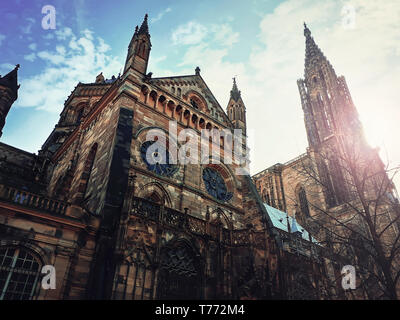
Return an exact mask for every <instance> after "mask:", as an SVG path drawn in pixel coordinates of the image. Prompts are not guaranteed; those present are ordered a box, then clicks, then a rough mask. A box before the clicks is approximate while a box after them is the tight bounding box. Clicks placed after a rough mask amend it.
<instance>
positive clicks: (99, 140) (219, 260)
mask: <svg viewBox="0 0 400 320" xmlns="http://www.w3.org/2000/svg"><path fill="white" fill-rule="evenodd" d="M305 35H306V79H304V80H299V82H298V84H299V90H300V95H301V99H302V105H303V110H304V113H305V122H306V128H307V135H308V139H309V143H310V148H309V151H308V153H307V154H305V155H302V156H300V157H299V158H297V159H295V160H293V161H291V162H289V163H287V164H285V165H281V164H278V165H276V166H274V167H271V168H269V169H267V170H265V171H263V172H261V173H259V174H257V175H255V176H254V177H253V178H251V177H249V175H246V174H240V175H239V174H236V172H238V169H240V168H241V167H242V163H241V162H240V161H235V160H234V161H232V162H230V163H223V162H217V163H215V162H214V161H211V160H212V159H211V158H212V156H211V157H210V158H209V159H206V160H210V159H211V160H210V161H204V159H202V161H201V163H191V162H190V161H189V162H188V163H182V162H178V161H176V158H177V153H176V152H174V151H173V150H176V149H179V152H181V150H182V146H183V145H185V142H187V141H188V140H190V139H192V137H186V136H185V139H183V140H182V139H176V138H175V137H174V136H171V135H170V134H169V133H170V131H171V123H174V124H176V128H175V129H176V132H177V136H178V137H179V136H180V133H181V132H183V130H185V129H191V132H194V133H195V136H196V138H195V139H199V137H200V135H201V132H203V131H209V132H220V131H222V130H227V131H228V132H233V131H234V130H235V129H237V130H238V129H240V130H241V132H242V140H241V141H242V147H243V149H244V150H246V143H245V141H246V139H245V137H246V108H245V105H244V102H243V100H242V97H241V94H240V91H239V90H238V87H237V85H236V82H235V81H234V84H233V87H232V90H231V92H230V100H229V103H228V106H227V108H226V112H225V111H224V109H223V108H222V107H221V106H220V105H219V103H218V101H217V100H216V99H215V97H214V95H213V94H212V92H211V90H210V89H209V88H208V86H207V84H206V83H205V81H204V80H203V78H202V77H201V74H200V69H199V68H198V67H197V68H196V70H195V73H194V74H193V75H183V76H171V77H162V78H156V77H153V75H152V73H148V72H147V65H148V61H149V57H150V52H151V41H150V33H149V29H148V23H147V15H146V16H145V19H144V21H143V23H142V24H141V26H140V28H139V27H136V30H135V32H134V34H133V36H132V39H131V41H130V43H129V46H128V53H127V58H126V63H125V67H124V71H123V73H122V74H120V75H119V76H118V77H114V76H113V77H112V78H111V79H105V78H104V76H103V75H102V74H99V75H98V76H97V77H96V80H95V82H93V83H79V84H78V85H77V86H76V87H75V89H74V90H73V91H72V93H71V94H70V96H69V97H68V98H67V100H66V102H65V105H64V109H63V110H62V112H61V114H60V119H59V122H58V123H57V125H56V126H55V128H54V130H53V131H52V132H51V134H50V135H49V137H48V138H47V140H46V141H45V142H44V144H43V146H42V149H41V150H40V151H39V153H38V154H37V155H36V154H31V153H28V152H25V151H23V150H20V149H17V148H14V147H12V146H9V145H6V144H3V143H0V172H1V176H0V300H1V299H135V300H143V299H337V298H345V297H346V295H345V293H344V291H343V290H342V287H341V284H340V283H341V276H340V268H341V261H340V260H335V259H332V256H330V255H329V254H327V252H328V251H329V250H326V249H325V248H324V247H323V245H322V244H321V243H319V242H318V241H317V240H316V239H314V236H313V234H312V233H308V232H307V230H305V229H303V228H302V227H301V225H303V226H304V227H306V224H303V222H302V221H303V220H301V219H300V218H299V219H298V220H296V218H297V217H296V216H295V215H294V214H293V212H296V213H297V212H299V210H301V212H303V213H304V214H308V215H311V214H312V208H311V207H308V206H307V204H308V202H307V201H305V200H304V199H307V196H309V195H308V186H307V185H305V184H304V185H302V184H301V180H299V179H300V178H299V175H298V174H297V173H296V172H295V171H294V170H292V167H293V166H294V165H295V164H296V163H299V162H300V161H301V160H302V159H305V158H308V157H310V154H311V153H312V148H313V146H316V145H317V144H318V145H319V143H321V141H325V140H327V139H329V137H331V136H332V135H333V129H332V128H333V127H332V126H334V125H336V124H338V123H339V121H337V122H336V118H335V117H334V114H333V113H330V112H328V111H326V110H327V107H328V104H327V102H326V101H336V103H337V104H338V105H345V106H346V113H344V112H342V111H340V110H337V112H338V114H341V116H342V117H344V120H343V121H342V122H341V123H342V125H343V127H344V128H348V127H349V126H350V125H349V123H347V122H345V121H354V119H356V118H354V117H352V115H354V114H356V111H355V108H354V106H353V105H352V102H351V98H350V94H349V91H348V89H347V86H346V83H345V81H344V78H340V77H339V78H337V77H336V75H335V73H334V71H333V68H332V67H331V66H330V64H329V62H328V61H327V60H326V59H325V60H324V59H322V57H323V56H321V55H322V53H321V55H320V51H319V48H318V47H317V46H316V45H315V43H314V40H313V39H312V37H311V36H310V32H309V30H308V28H306V29H305ZM316 66H318V68H317V67H316ZM17 69H18V68H16V69H14V70H13V71H11V72H10V73H9V74H8V75H6V76H5V77H3V78H0V90H1V91H0V92H1V101H0V116H1V119H0V120H1V121H2V122H0V124H1V126H2V127H3V126H4V121H5V118H6V115H7V113H8V111H9V109H10V107H11V105H12V103H13V102H14V101H15V100H16V99H17V92H18V86H17ZM333 83H334V84H333ZM322 88H323V89H324V91H323V90H322ZM317 103H319V104H321V105H322V106H325V107H324V108H325V109H324V108H323V110H325V111H323V110H322V109H320V110H319V111H318V112H316V111H315V110H316V108H315V104H317ZM329 106H330V108H334V105H333V104H332V105H329ZM353 124H354V123H352V125H351V126H350V127H352V128H355V127H357V126H354V125H353ZM2 127H1V128H2ZM346 130H347V129H346ZM154 132H157V134H154ZM351 134H353V135H359V133H358V132H355V133H354V132H353V133H351ZM333 136H334V135H333ZM208 137H209V138H207V148H208V149H209V147H215V145H216V146H217V147H216V148H217V150H218V153H220V154H221V155H224V153H226V152H227V150H228V149H227V148H225V146H226V145H227V144H228V143H229V141H228V140H227V139H224V137H221V136H218V139H214V137H213V136H212V134H211V133H210V135H209V136H208ZM161 140H165V141H164V142H165V143H164V147H163V146H162V145H161V144H158V142H160V141H161ZM201 143H204V142H200V144H201ZM208 143H209V144H210V145H208ZM155 146H157V148H155ZM149 150H153V151H151V152H150V151H149ZM183 150H185V152H184V156H185V157H187V158H189V159H190V158H191V157H193V152H194V151H193V149H191V150H188V149H183ZM213 150H214V149H213ZM149 152H150V154H151V155H152V157H153V160H154V161H150V160H149V158H148V157H147V155H148V154H149ZM253 152H255V153H256V150H255V151H253ZM212 155H213V154H212ZM236 156H237V157H239V156H240V155H237V154H236V155H235V152H234V159H236ZM160 157H161V158H164V160H166V161H164V162H162V161H159V160H157V159H160ZM239 158H240V157H239ZM336 176H337V175H336ZM333 183H334V182H333ZM288 186H294V189H293V190H291V189H290V188H289V187H288ZM332 188H333V189H332V190H333V193H334V191H335V190H336V189H335V187H332ZM298 196H299V197H300V198H298ZM321 197H322V195H321ZM328 197H329V198H321V201H325V202H326V201H328V200H326V199H329V201H336V202H339V201H340V195H338V194H336V193H334V196H332V195H328ZM332 197H333V198H332ZM292 198H293V199H300V207H299V206H296V201H295V200H292ZM332 203H333V202H332ZM299 208H300V209H299ZM286 213H289V215H288V214H286ZM299 222H300V223H299ZM304 223H306V221H305V222H304ZM48 265H50V266H53V267H54V270H55V275H56V277H55V285H54V288H53V287H52V288H50V289H49V288H47V289H46V286H43V283H42V281H43V277H44V274H43V273H42V272H41V271H42V268H43V266H48Z"/></svg>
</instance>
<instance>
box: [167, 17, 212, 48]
mask: <svg viewBox="0 0 400 320" xmlns="http://www.w3.org/2000/svg"><path fill="white" fill-rule="evenodd" d="M206 34H207V28H206V27H205V26H203V25H202V24H200V23H198V22H195V21H189V22H188V23H186V24H183V25H180V26H178V27H177V28H176V30H174V31H173V32H172V36H171V38H172V43H173V44H175V45H182V44H183V45H188V44H197V43H199V42H201V41H202V40H203V38H204V37H205V36H206Z"/></svg>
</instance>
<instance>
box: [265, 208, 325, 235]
mask: <svg viewBox="0 0 400 320" xmlns="http://www.w3.org/2000/svg"><path fill="white" fill-rule="evenodd" d="M264 206H265V209H267V212H268V215H269V217H270V219H271V221H272V224H273V225H274V227H275V228H277V229H280V230H283V231H285V232H289V228H288V219H287V216H288V215H287V213H286V212H283V211H280V210H278V209H276V208H274V207H271V206H269V205H267V204H266V203H264ZM290 231H291V233H294V232H301V237H302V238H303V239H304V240H306V241H310V238H309V233H308V232H307V230H305V229H304V228H303V227H302V226H301V225H300V224H299V223H298V222H297V221H296V219H295V218H294V217H292V223H291V226H290ZM311 241H312V242H313V243H318V241H317V240H315V239H314V238H313V237H311Z"/></svg>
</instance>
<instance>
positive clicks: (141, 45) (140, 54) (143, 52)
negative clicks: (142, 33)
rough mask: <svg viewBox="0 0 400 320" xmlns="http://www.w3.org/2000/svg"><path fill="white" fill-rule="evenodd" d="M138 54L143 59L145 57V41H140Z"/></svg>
mask: <svg viewBox="0 0 400 320" xmlns="http://www.w3.org/2000/svg"><path fill="white" fill-rule="evenodd" d="M138 55H139V56H140V57H142V58H143V59H145V58H146V56H145V55H146V45H145V43H144V42H142V43H141V44H140V47H139V51H138Z"/></svg>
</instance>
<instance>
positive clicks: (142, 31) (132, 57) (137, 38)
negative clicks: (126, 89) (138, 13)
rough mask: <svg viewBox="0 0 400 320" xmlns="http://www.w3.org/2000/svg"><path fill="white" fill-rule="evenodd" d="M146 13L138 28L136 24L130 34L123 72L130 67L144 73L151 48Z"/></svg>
mask: <svg viewBox="0 0 400 320" xmlns="http://www.w3.org/2000/svg"><path fill="white" fill-rule="evenodd" d="M147 17H148V16H147V14H146V15H145V16H144V20H143V23H142V25H141V26H140V28H138V26H136V29H135V33H134V34H133V36H132V39H131V42H130V43H129V46H128V55H127V57H126V62H125V68H124V73H125V72H126V71H127V70H128V69H129V68H132V69H133V70H135V71H137V72H139V73H141V74H146V70H147V64H148V62H149V55H150V50H151V42H150V33H149V25H148V23H147Z"/></svg>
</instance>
